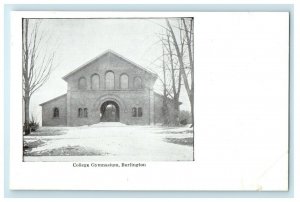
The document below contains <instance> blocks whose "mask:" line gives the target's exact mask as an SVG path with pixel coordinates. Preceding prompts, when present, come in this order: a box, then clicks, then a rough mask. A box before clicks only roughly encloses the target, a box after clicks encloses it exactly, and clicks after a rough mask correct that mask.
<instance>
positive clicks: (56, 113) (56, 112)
mask: <svg viewBox="0 0 300 202" xmlns="http://www.w3.org/2000/svg"><path fill="white" fill-rule="evenodd" d="M58 117H59V109H58V108H57V107H55V108H54V109H53V118H58Z"/></svg>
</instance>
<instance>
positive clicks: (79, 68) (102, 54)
mask: <svg viewBox="0 0 300 202" xmlns="http://www.w3.org/2000/svg"><path fill="white" fill-rule="evenodd" d="M107 53H111V54H113V55H115V56H117V57H119V58H121V59H123V60H125V61H127V62H129V63H131V64H132V65H133V66H135V67H138V68H139V69H142V70H143V71H145V72H147V73H149V74H151V75H152V76H153V77H157V74H156V73H154V72H152V71H150V70H149V69H146V68H144V67H142V66H140V65H138V64H136V63H134V62H132V61H131V60H129V59H127V58H125V57H124V56H122V55H120V54H118V53H116V52H114V51H112V50H107V51H105V52H103V53H101V54H100V55H98V56H96V57H94V58H93V59H91V60H89V61H87V62H86V63H84V64H83V65H81V66H79V67H77V68H76V69H74V70H73V71H71V72H70V73H68V74H67V75H65V76H64V77H63V79H64V80H66V79H67V78H68V77H69V76H71V75H73V74H74V73H76V72H78V71H79V70H82V69H84V68H85V67H86V66H87V65H88V64H90V63H91V62H93V61H95V60H97V59H99V58H100V57H102V56H104V55H105V54H107Z"/></svg>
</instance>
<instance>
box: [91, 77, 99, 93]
mask: <svg viewBox="0 0 300 202" xmlns="http://www.w3.org/2000/svg"><path fill="white" fill-rule="evenodd" d="M91 84H92V85H91V87H92V90H98V89H99V87H100V77H99V75H98V74H93V75H92V77H91Z"/></svg>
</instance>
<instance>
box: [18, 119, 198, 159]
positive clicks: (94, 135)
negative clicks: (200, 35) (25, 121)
mask: <svg viewBox="0 0 300 202" xmlns="http://www.w3.org/2000/svg"><path fill="white" fill-rule="evenodd" d="M24 142H25V143H24V145H25V146H27V150H26V151H25V157H24V160H25V161H192V160H193V129H192V128H189V127H159V126H127V125H124V124H121V123H99V124H95V125H91V126H81V127H42V128H41V129H40V130H39V131H37V132H35V133H32V134H31V135H30V136H25V137H24Z"/></svg>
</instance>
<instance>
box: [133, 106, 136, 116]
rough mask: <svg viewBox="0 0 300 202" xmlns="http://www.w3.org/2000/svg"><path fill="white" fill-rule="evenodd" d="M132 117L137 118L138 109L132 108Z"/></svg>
mask: <svg viewBox="0 0 300 202" xmlns="http://www.w3.org/2000/svg"><path fill="white" fill-rule="evenodd" d="M132 117H136V108H135V107H133V108H132Z"/></svg>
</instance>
